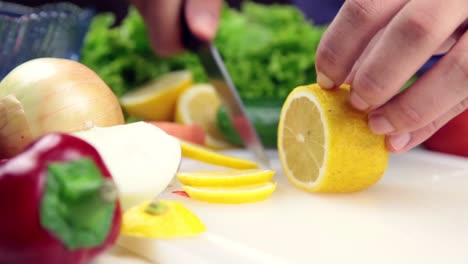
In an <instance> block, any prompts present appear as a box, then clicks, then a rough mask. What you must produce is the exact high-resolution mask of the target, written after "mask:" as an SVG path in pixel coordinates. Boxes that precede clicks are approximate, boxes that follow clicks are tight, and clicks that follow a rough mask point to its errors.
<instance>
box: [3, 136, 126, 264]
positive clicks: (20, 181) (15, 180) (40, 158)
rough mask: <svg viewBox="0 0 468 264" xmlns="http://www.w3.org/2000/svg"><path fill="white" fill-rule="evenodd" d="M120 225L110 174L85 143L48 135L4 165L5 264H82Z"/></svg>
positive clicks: (104, 246)
mask: <svg viewBox="0 0 468 264" xmlns="http://www.w3.org/2000/svg"><path fill="white" fill-rule="evenodd" d="M120 225H121V209H120V204H119V200H118V199H117V191H116V188H115V185H114V184H113V181H112V178H111V174H110V173H109V170H108V169H107V168H106V166H105V164H104V162H103V160H102V159H101V157H100V155H99V153H98V152H97V151H96V150H95V149H94V148H93V147H92V146H91V145H90V144H88V143H87V142H86V141H83V140H82V139H79V138H77V137H74V136H71V135H67V134H62V133H51V134H47V135H45V136H43V137H41V138H39V139H38V140H36V141H35V142H33V143H32V144H31V145H29V146H28V147H27V148H26V149H25V150H24V151H23V152H21V153H20V154H18V155H17V156H15V157H13V158H11V159H9V160H7V161H2V163H0V263H1V264H9V263H15V264H23V263H24V264H26V263H27V264H32V263H34V264H43V263H44V264H45V263H47V264H59V263H60V264H65V263H67V264H81V263H89V262H90V261H91V260H92V259H93V258H94V257H96V256H97V255H98V254H100V253H101V252H103V251H105V250H106V249H108V248H109V247H110V246H111V245H112V244H113V243H114V242H115V240H116V238H117V236H118V234H119V231H120Z"/></svg>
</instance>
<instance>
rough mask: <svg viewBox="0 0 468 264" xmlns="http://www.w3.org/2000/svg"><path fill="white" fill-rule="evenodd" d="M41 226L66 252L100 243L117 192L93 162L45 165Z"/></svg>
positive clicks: (111, 215)
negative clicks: (46, 167) (55, 238)
mask: <svg viewBox="0 0 468 264" xmlns="http://www.w3.org/2000/svg"><path fill="white" fill-rule="evenodd" d="M47 173H48V177H47V181H46V186H45V192H44V196H43V199H42V203H41V209H40V210H41V224H42V226H43V227H44V228H46V229H48V230H49V231H50V232H52V233H53V234H54V235H55V236H56V237H58V238H59V239H60V240H61V241H62V242H63V243H64V245H65V246H66V247H67V248H68V249H70V250H73V249H77V248H84V247H93V246H98V245H100V244H102V243H103V242H104V241H105V239H106V237H107V235H108V233H109V230H110V228H111V226H112V219H113V214H114V210H115V201H116V199H117V190H116V187H115V185H114V184H113V183H112V181H110V180H107V179H105V178H104V177H103V176H102V174H101V172H100V170H99V168H98V167H97V166H96V164H95V163H94V161H93V160H92V159H89V158H81V159H78V160H74V161H67V162H54V163H50V164H49V165H48V169H47Z"/></svg>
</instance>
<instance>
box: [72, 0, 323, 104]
mask: <svg viewBox="0 0 468 264" xmlns="http://www.w3.org/2000/svg"><path fill="white" fill-rule="evenodd" d="M113 23H114V17H113V16H112V15H110V14H103V15H98V16H97V17H96V18H95V19H94V21H93V22H92V25H91V28H90V31H89V33H88V35H87V36H86V40H85V45H84V48H83V50H82V58H81V60H82V62H83V63H84V64H86V65H88V66H89V67H90V68H92V69H93V70H95V71H96V72H97V73H98V74H99V75H100V76H101V77H102V78H103V79H104V81H105V82H106V83H107V84H108V85H109V86H110V87H111V88H112V89H113V91H114V92H115V94H116V95H118V96H121V95H123V94H124V93H125V92H126V91H128V90H131V89H133V88H135V87H138V86H140V85H142V84H144V83H146V82H148V81H149V80H152V79H155V78H156V77H158V76H160V75H161V74H163V73H166V72H170V71H174V70H181V69H188V70H190V71H192V73H193V75H194V79H195V81H197V82H202V81H206V76H205V73H204V70H203V68H202V67H201V65H200V62H199V60H198V58H197V56H195V55H194V54H193V53H188V52H186V53H183V54H180V55H177V56H175V57H171V58H159V57H157V56H155V55H154V54H153V52H152V50H151V48H150V44H149V40H148V34H147V30H146V27H145V25H144V23H143V19H142V18H141V16H140V15H139V14H138V12H137V11H136V10H135V9H134V8H131V9H130V12H129V14H128V16H127V17H126V18H125V20H124V21H123V23H122V25H120V26H117V27H113V28H111V26H112V24H113ZM324 30H325V27H324V26H320V27H319V26H315V25H313V24H312V23H311V22H309V21H307V20H306V19H305V18H304V16H303V14H302V13H301V11H299V10H298V9H297V8H296V7H294V6H284V5H268V6H266V5H261V4H256V3H252V2H246V3H245V4H244V5H243V6H242V11H240V12H239V11H237V10H235V9H231V8H229V7H227V6H225V7H224V8H223V10H222V17H221V23H220V27H219V31H218V34H217V37H216V39H215V43H216V45H217V46H218V49H219V51H220V53H221V55H222V57H223V58H224V60H225V62H226V67H227V68H228V70H229V72H230V73H231V75H232V78H233V81H234V83H235V85H236V86H237V88H238V90H239V93H240V95H241V97H242V98H243V99H245V98H264V97H273V98H282V99H284V98H286V96H287V95H288V93H289V92H290V90H291V89H292V88H293V87H296V86H298V85H301V84H306V83H312V82H314V81H315V78H316V77H315V68H314V61H315V58H314V56H315V50H316V47H317V45H318V43H319V40H320V38H321V35H322V33H323V32H324Z"/></svg>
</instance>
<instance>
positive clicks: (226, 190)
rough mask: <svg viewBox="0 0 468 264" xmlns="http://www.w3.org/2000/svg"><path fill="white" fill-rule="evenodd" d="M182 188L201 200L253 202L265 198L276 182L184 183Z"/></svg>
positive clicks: (274, 187)
mask: <svg viewBox="0 0 468 264" xmlns="http://www.w3.org/2000/svg"><path fill="white" fill-rule="evenodd" d="M182 188H183V189H184V191H185V192H187V193H188V195H189V196H190V197H191V198H193V199H197V200H200V201H205V202H210V203H229V204H239V203H251V202H258V201H262V200H265V199H267V198H269V197H270V196H271V194H272V193H273V191H274V190H275V189H276V183H274V182H266V183H263V184H255V185H249V186H241V187H220V188H216V187H193V186H187V185H183V186H182Z"/></svg>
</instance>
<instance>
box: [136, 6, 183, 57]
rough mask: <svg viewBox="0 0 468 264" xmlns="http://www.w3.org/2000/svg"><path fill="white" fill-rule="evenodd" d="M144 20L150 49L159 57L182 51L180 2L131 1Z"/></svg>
mask: <svg viewBox="0 0 468 264" xmlns="http://www.w3.org/2000/svg"><path fill="white" fill-rule="evenodd" d="M133 1H134V3H135V6H136V7H137V8H138V10H139V12H140V13H141V15H142V16H143V19H144V20H145V23H146V26H147V29H148V34H149V37H150V41H151V47H152V48H153V50H154V51H155V52H156V53H157V54H158V55H160V56H169V55H173V54H176V53H178V52H180V51H182V50H183V47H182V44H181V29H180V14H181V12H180V10H181V7H182V1H181V0H170V1H167V0H133Z"/></svg>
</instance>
